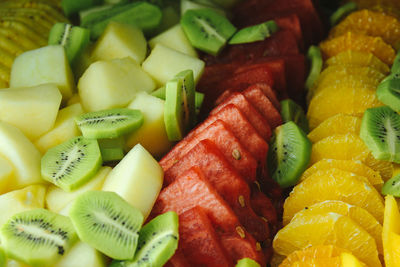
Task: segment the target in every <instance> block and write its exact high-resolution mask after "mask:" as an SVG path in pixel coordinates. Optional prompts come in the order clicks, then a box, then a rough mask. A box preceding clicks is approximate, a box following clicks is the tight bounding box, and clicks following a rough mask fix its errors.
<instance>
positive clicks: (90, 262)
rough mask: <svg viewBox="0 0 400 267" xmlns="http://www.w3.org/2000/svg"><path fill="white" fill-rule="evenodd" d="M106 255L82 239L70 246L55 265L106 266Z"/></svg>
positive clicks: (73, 266) (66, 266)
mask: <svg viewBox="0 0 400 267" xmlns="http://www.w3.org/2000/svg"><path fill="white" fill-rule="evenodd" d="M105 266H107V263H106V257H105V256H104V255H103V254H101V253H100V252H98V251H97V250H96V249H94V248H92V247H91V246H89V245H88V244H86V243H84V242H82V241H80V242H77V243H76V244H75V245H74V246H73V247H72V248H70V249H69V250H68V252H67V254H65V255H64V256H62V258H61V259H60V261H59V262H57V263H56V264H55V265H54V267H105Z"/></svg>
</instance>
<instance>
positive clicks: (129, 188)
mask: <svg viewBox="0 0 400 267" xmlns="http://www.w3.org/2000/svg"><path fill="white" fill-rule="evenodd" d="M163 180H164V173H163V169H162V168H161V166H160V165H159V164H158V162H157V161H156V160H155V159H154V158H153V157H152V156H151V155H150V153H149V152H147V151H146V149H144V147H143V146H141V145H140V144H137V145H136V146H135V147H133V148H132V149H131V150H130V151H129V153H128V154H126V156H125V157H124V158H123V159H122V160H121V161H120V162H119V163H118V164H117V166H115V167H114V169H113V170H112V171H111V172H110V174H109V175H108V176H107V178H106V180H105V182H104V186H103V189H102V190H104V191H112V192H115V193H117V194H118V195H120V196H121V197H122V198H124V199H125V200H126V201H127V202H129V203H130V204H131V205H132V206H134V207H135V208H137V209H139V210H140V211H141V212H142V214H143V216H144V218H147V216H148V215H149V214H150V211H151V209H152V208H153V205H154V203H155V201H156V199H157V196H158V194H159V193H160V190H161V187H162V184H163Z"/></svg>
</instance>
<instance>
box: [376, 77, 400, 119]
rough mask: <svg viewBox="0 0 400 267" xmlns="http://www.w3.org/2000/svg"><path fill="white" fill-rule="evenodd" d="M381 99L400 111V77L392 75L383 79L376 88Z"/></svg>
mask: <svg viewBox="0 0 400 267" xmlns="http://www.w3.org/2000/svg"><path fill="white" fill-rule="evenodd" d="M376 96H377V97H378V99H379V101H381V102H382V103H383V104H385V105H387V106H389V107H390V108H392V109H393V110H395V111H396V112H400V79H397V78H396V77H391V78H390V79H386V80H384V81H382V82H381V83H380V84H379V86H378V89H377V90H376Z"/></svg>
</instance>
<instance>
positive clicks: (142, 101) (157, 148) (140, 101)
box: [126, 92, 172, 158]
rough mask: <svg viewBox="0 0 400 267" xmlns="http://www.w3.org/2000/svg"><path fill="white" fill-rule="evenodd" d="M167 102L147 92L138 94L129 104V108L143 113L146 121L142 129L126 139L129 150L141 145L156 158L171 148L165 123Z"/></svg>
mask: <svg viewBox="0 0 400 267" xmlns="http://www.w3.org/2000/svg"><path fill="white" fill-rule="evenodd" d="M164 103H165V101H164V100H162V99H159V98H157V97H155V96H152V95H149V94H147V93H145V92H142V93H138V94H137V95H136V97H135V99H134V100H133V101H132V102H131V103H130V104H129V106H128V107H129V108H131V109H138V110H140V111H141V112H142V114H143V117H144V121H143V125H142V127H140V129H138V130H137V131H135V132H134V133H132V134H130V135H128V136H127V138H126V147H127V150H130V149H131V148H132V147H134V146H135V145H136V144H141V145H142V146H143V147H144V148H145V149H146V150H147V151H149V152H150V153H151V154H152V155H153V156H155V157H157V158H158V157H161V156H162V155H164V154H165V153H166V152H167V151H168V150H169V149H170V148H171V147H172V142H170V141H169V140H168V136H167V132H166V130H165V123H164Z"/></svg>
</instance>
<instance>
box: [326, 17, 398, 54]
mask: <svg viewBox="0 0 400 267" xmlns="http://www.w3.org/2000/svg"><path fill="white" fill-rule="evenodd" d="M347 32H353V33H359V34H364V35H369V36H376V37H381V38H382V39H383V40H384V41H385V42H386V43H388V44H390V45H391V46H392V47H393V48H394V49H396V50H397V49H399V48H400V22H399V21H398V20H397V19H396V18H395V17H392V16H390V15H388V14H384V13H381V12H377V11H372V10H367V9H364V10H359V11H356V12H353V13H351V14H350V15H348V16H347V17H346V18H345V19H344V20H343V21H341V22H340V23H339V24H338V25H337V26H335V27H334V28H333V29H332V30H331V31H330V34H329V36H330V37H337V36H340V35H342V34H345V33H347Z"/></svg>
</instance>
